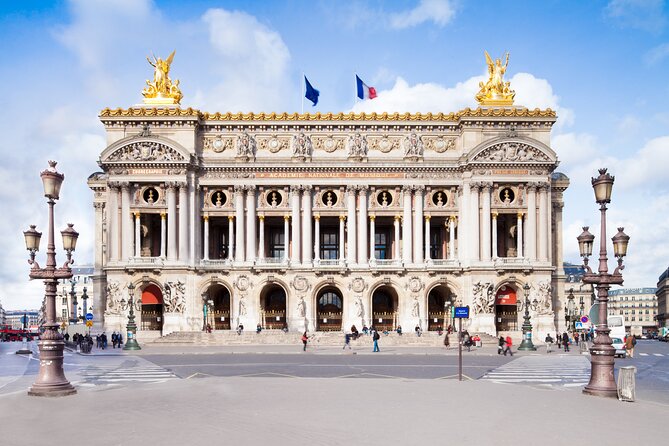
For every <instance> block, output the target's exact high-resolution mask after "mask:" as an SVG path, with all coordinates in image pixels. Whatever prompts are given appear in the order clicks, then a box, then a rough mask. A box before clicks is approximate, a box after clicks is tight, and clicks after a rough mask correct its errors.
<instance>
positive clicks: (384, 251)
mask: <svg viewBox="0 0 669 446" xmlns="http://www.w3.org/2000/svg"><path fill="white" fill-rule="evenodd" d="M374 256H375V258H377V259H390V258H391V255H390V234H389V233H388V232H387V231H379V232H376V233H375V234H374Z"/></svg>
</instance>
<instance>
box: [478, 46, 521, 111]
mask: <svg viewBox="0 0 669 446" xmlns="http://www.w3.org/2000/svg"><path fill="white" fill-rule="evenodd" d="M484 52H485V60H486V63H487V65H488V81H487V82H485V83H483V82H479V87H480V88H481V89H480V90H479V92H478V93H477V94H476V100H477V101H478V102H479V104H481V105H513V98H514V97H515V96H516V92H515V91H513V90H511V88H510V85H511V83H510V82H508V81H507V82H505V81H504V73H506V67H507V66H508V65H509V53H508V52H507V53H506V61H505V63H504V65H502V61H501V60H500V59H495V62H493V61H492V58H491V57H490V54H488V52H487V51H484Z"/></svg>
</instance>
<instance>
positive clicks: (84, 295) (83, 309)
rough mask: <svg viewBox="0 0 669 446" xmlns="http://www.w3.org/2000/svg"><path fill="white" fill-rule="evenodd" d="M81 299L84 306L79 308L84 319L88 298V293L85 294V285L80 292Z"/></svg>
mask: <svg viewBox="0 0 669 446" xmlns="http://www.w3.org/2000/svg"><path fill="white" fill-rule="evenodd" d="M81 300H82V302H83V304H84V306H83V307H82V308H81V314H82V315H83V318H84V320H86V313H87V311H88V309H87V308H86V301H87V300H88V294H86V287H84V290H83V292H82V293H81Z"/></svg>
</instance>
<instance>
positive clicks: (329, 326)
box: [316, 287, 344, 331]
mask: <svg viewBox="0 0 669 446" xmlns="http://www.w3.org/2000/svg"><path fill="white" fill-rule="evenodd" d="M343 309H344V306H343V299H342V296H341V293H340V292H339V290H338V289H337V288H331V287H328V288H324V289H323V290H321V292H320V293H318V297H317V298H316V312H317V314H316V330H318V331H339V330H341V329H342V314H343Z"/></svg>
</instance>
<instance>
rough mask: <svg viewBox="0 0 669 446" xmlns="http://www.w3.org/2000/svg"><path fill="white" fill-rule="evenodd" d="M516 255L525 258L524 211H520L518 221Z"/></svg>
mask: <svg viewBox="0 0 669 446" xmlns="http://www.w3.org/2000/svg"><path fill="white" fill-rule="evenodd" d="M516 250H517V251H518V252H517V253H516V256H517V257H518V258H519V259H522V258H523V213H522V212H518V221H517V223H516Z"/></svg>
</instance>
